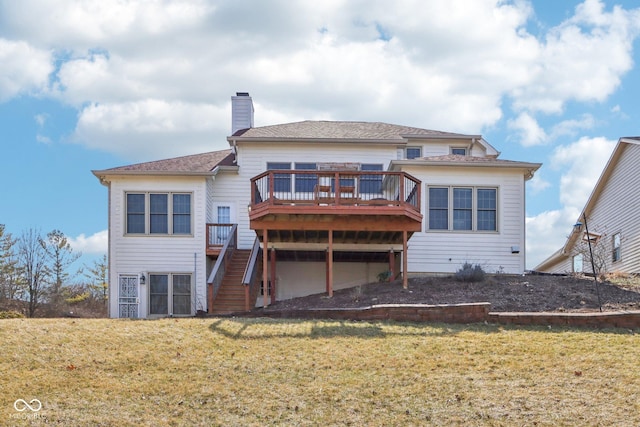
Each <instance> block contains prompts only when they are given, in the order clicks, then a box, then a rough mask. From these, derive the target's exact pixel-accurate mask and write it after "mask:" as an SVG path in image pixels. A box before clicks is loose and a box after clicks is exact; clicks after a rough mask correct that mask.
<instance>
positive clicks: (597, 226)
mask: <svg viewBox="0 0 640 427" xmlns="http://www.w3.org/2000/svg"><path fill="white" fill-rule="evenodd" d="M639 164H640V137H628V138H620V140H619V141H618V143H617V145H616V147H615V148H614V150H613V154H612V155H611V158H610V159H609V161H608V163H607V164H606V166H605V168H604V171H603V172H602V175H601V176H600V178H599V180H598V182H597V183H596V186H595V188H594V189H593V192H592V193H591V195H590V196H589V199H588V201H587V204H586V205H585V207H584V209H583V210H582V212H581V213H580V216H579V217H578V218H577V221H576V226H575V227H574V228H573V230H572V231H571V233H570V234H569V237H568V238H567V241H566V243H565V244H564V246H563V247H562V248H560V249H559V250H558V251H556V252H555V253H554V254H552V255H551V256H550V257H549V258H547V259H546V260H544V261H543V262H542V263H540V264H539V265H538V266H536V267H535V270H536V271H539V272H544V273H583V272H584V273H588V274H593V268H592V265H591V256H590V252H589V245H588V243H589V242H588V241H587V239H590V240H591V252H592V253H593V259H594V264H595V268H596V270H597V271H600V272H602V271H606V272H623V273H640V223H639V222H638V214H639V213H640V173H638V165H639ZM585 218H586V221H585ZM587 227H588V231H589V233H588V234H587Z"/></svg>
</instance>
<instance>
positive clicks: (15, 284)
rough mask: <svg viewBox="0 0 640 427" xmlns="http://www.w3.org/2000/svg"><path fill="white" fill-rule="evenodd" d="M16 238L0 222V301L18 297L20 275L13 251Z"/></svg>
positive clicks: (20, 287)
mask: <svg viewBox="0 0 640 427" xmlns="http://www.w3.org/2000/svg"><path fill="white" fill-rule="evenodd" d="M15 244H16V239H14V238H13V236H12V235H11V234H10V233H7V232H6V228H5V225H4V224H0V301H1V300H3V299H6V300H13V299H16V298H18V297H20V296H21V295H20V293H21V290H22V277H21V275H20V268H19V266H18V259H17V257H16V252H15Z"/></svg>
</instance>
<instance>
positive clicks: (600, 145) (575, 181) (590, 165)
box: [526, 138, 616, 268]
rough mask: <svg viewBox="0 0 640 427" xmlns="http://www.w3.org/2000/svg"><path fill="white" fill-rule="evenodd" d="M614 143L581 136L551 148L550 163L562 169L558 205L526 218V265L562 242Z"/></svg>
mask: <svg viewBox="0 0 640 427" xmlns="http://www.w3.org/2000/svg"><path fill="white" fill-rule="evenodd" d="M615 144H616V141H611V140H608V139H606V138H580V139H579V140H578V141H575V142H573V143H571V144H568V145H563V146H559V147H558V148H556V149H555V150H554V152H553V154H552V156H551V162H550V166H551V168H553V169H555V170H560V171H562V173H561V176H560V195H559V197H560V204H561V208H560V209H557V210H551V211H545V212H542V213H540V214H538V215H536V216H533V217H529V218H527V219H526V226H527V267H528V268H533V267H534V266H536V265H537V264H539V263H540V262H541V261H543V260H544V259H545V258H547V257H548V256H550V255H551V254H553V253H554V252H555V251H556V250H558V249H560V248H561V247H562V246H563V245H564V243H565V241H566V237H567V235H568V234H569V232H570V231H571V227H572V225H573V224H574V223H575V221H576V220H577V219H578V216H579V215H580V212H581V211H582V209H583V208H584V205H585V204H586V202H587V199H588V198H589V195H590V194H591V192H592V191H593V188H594V187H595V185H596V183H597V181H598V178H599V177H600V175H601V174H602V170H603V169H604V166H605V165H606V163H607V161H608V160H609V158H610V157H611V152H612V151H613V148H614V147H615ZM532 181H533V180H532Z"/></svg>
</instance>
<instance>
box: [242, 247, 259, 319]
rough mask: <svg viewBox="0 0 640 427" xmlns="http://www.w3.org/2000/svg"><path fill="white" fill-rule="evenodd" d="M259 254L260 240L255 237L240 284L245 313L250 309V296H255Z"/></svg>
mask: <svg viewBox="0 0 640 427" xmlns="http://www.w3.org/2000/svg"><path fill="white" fill-rule="evenodd" d="M261 252H262V249H261V248H260V239H258V238H257V237H256V239H255V241H254V242H253V247H252V248H251V254H250V255H249V262H247V267H246V268H245V269H244V276H242V284H243V285H244V286H245V309H246V310H247V311H248V310H250V309H251V296H252V295H254V294H255V289H257V284H258V277H259V274H258V272H259V271H260V268H258V267H259V266H260V263H259V262H258V257H259V256H260V253H261ZM256 296H257V295H256ZM254 304H255V301H254Z"/></svg>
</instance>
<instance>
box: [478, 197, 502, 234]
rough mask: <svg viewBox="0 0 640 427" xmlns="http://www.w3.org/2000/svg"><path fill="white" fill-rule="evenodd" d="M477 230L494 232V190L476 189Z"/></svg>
mask: <svg viewBox="0 0 640 427" xmlns="http://www.w3.org/2000/svg"><path fill="white" fill-rule="evenodd" d="M477 192H478V230H482V231H496V230H497V229H498V228H497V226H496V218H497V207H498V204H497V200H496V193H497V191H496V189H495V188H478V191H477Z"/></svg>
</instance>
